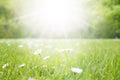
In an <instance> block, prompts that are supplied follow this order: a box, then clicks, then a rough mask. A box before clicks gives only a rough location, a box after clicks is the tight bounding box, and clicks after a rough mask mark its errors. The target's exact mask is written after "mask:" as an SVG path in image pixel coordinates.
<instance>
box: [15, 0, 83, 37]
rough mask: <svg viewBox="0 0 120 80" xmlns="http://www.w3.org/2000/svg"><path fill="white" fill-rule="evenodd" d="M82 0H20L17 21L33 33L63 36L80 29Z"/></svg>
mask: <svg viewBox="0 0 120 80" xmlns="http://www.w3.org/2000/svg"><path fill="white" fill-rule="evenodd" d="M83 1H84V0H21V5H19V8H20V9H19V10H17V11H16V12H17V13H16V14H17V15H18V16H19V17H18V19H19V20H20V21H21V22H23V23H24V24H26V25H27V26H29V28H31V29H32V30H34V32H35V31H36V30H37V33H40V32H41V33H43V34H46V35H49V34H52V35H54V34H55V35H65V34H68V33H69V32H70V31H71V30H73V29H74V28H76V27H82V26H81V25H82V21H83V20H84V16H85V13H84V12H85V8H84V7H83Z"/></svg>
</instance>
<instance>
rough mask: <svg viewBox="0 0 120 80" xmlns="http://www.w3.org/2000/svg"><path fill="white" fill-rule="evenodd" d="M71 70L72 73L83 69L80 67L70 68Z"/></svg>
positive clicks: (80, 71)
mask: <svg viewBox="0 0 120 80" xmlns="http://www.w3.org/2000/svg"><path fill="white" fill-rule="evenodd" d="M71 71H72V72H74V73H82V72H83V70H82V69H80V68H71Z"/></svg>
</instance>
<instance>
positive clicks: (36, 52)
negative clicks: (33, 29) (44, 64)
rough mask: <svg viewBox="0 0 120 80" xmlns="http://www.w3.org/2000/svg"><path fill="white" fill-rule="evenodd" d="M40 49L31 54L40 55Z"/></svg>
mask: <svg viewBox="0 0 120 80" xmlns="http://www.w3.org/2000/svg"><path fill="white" fill-rule="evenodd" d="M41 53H42V49H39V50H36V51H35V52H34V53H33V54H34V55H41Z"/></svg>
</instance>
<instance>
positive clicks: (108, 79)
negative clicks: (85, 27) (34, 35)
mask: <svg viewBox="0 0 120 80" xmlns="http://www.w3.org/2000/svg"><path fill="white" fill-rule="evenodd" d="M73 69H74V70H73ZM0 80H120V40H63V39H61V40H34V39H30V40H27V39H25V40H0Z"/></svg>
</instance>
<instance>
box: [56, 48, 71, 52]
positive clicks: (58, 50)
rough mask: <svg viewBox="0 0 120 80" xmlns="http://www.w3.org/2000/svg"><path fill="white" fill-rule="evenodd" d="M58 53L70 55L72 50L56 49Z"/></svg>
mask: <svg viewBox="0 0 120 80" xmlns="http://www.w3.org/2000/svg"><path fill="white" fill-rule="evenodd" d="M56 51H57V52H58V53H71V52H73V49H72V48H71V49H56Z"/></svg>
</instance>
